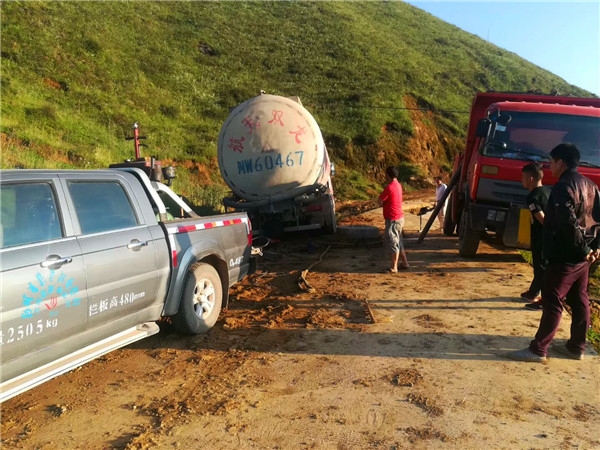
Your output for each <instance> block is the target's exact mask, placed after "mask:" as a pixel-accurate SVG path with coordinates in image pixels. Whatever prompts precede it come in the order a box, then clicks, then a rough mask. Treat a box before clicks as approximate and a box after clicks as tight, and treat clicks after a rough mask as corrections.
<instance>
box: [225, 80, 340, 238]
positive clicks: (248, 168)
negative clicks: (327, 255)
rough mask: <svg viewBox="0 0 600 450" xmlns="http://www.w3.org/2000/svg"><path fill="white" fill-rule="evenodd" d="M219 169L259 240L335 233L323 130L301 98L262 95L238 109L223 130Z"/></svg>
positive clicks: (231, 203)
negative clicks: (292, 234) (291, 234)
mask: <svg viewBox="0 0 600 450" xmlns="http://www.w3.org/2000/svg"><path fill="white" fill-rule="evenodd" d="M217 155H218V161H219V170H220V172H221V176H222V177H223V180H224V181H225V183H226V184H227V186H229V188H230V189H231V191H232V196H230V197H226V198H225V199H223V204H224V205H225V207H226V209H229V208H231V209H233V210H235V211H245V212H246V213H247V214H248V216H249V217H250V220H251V222H252V229H253V231H254V235H261V236H266V237H277V236H281V235H282V234H283V233H285V232H291V231H302V230H322V231H323V232H327V233H335V231H336V218H335V200H334V197H333V186H332V183H331V178H332V175H333V164H332V163H331V162H330V160H329V155H328V154H327V149H326V148H325V142H324V140H323V136H322V134H321V130H320V129H319V126H318V125H317V122H316V121H315V119H314V118H313V116H312V115H311V114H310V113H309V112H308V111H307V110H306V109H305V108H304V107H303V106H302V103H301V102H300V99H299V98H298V97H281V96H278V95H270V94H265V93H262V92H261V94H260V95H258V96H257V97H253V98H251V99H249V100H246V101H245V102H243V103H241V104H240V105H238V106H236V107H235V108H233V109H232V110H231V112H230V114H229V116H228V117H227V119H226V121H225V122H224V124H223V126H222V127H221V131H220V133H219V139H218V149H217Z"/></svg>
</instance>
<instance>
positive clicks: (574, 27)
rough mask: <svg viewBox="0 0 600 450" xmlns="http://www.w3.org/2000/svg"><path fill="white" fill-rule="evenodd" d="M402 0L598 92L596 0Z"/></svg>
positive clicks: (599, 2)
mask: <svg viewBox="0 0 600 450" xmlns="http://www.w3.org/2000/svg"><path fill="white" fill-rule="evenodd" d="M406 2H407V3H410V4H411V5H413V6H416V7H418V8H420V9H423V10H425V11H427V12H428V13H430V14H432V15H434V16H436V17H438V18H440V19H442V20H443V21H444V22H448V23H451V24H452V25H456V26H457V27H459V28H461V29H463V30H465V31H468V32H469V33H471V34H474V35H476V36H479V37H480V38H482V39H484V40H486V41H489V42H491V43H492V44H494V45H497V46H498V47H501V48H503V49H505V50H508V51H510V52H513V53H516V54H517V55H519V56H520V57H521V58H523V59H526V60H527V61H529V62H531V63H533V64H535V65H536V66H539V67H541V68H543V69H546V70H548V71H550V72H552V73H553V74H555V75H558V76H559V77H561V78H562V79H564V80H565V81H566V82H568V83H570V84H573V85H575V86H578V87H580V88H583V89H585V90H587V91H590V92H592V93H594V94H596V95H598V96H600V0H586V1H564V2H558V1H532V2H520V1H484V0H480V1H471V2H454V1H446V0H439V1H415V0H407V1H406Z"/></svg>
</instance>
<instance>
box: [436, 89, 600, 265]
mask: <svg viewBox="0 0 600 450" xmlns="http://www.w3.org/2000/svg"><path fill="white" fill-rule="evenodd" d="M561 142H572V143H574V144H576V145H577V147H578V148H579V150H580V151H581V161H580V163H579V172H581V173H582V174H583V175H585V176H587V177H588V178H590V179H591V180H593V181H594V182H595V183H596V184H597V185H600V99H599V98H577V97H566V96H554V95H543V94H530V93H512V92H508V93H506V92H485V93H478V94H476V95H475V98H474V99H473V105H472V107H471V115H470V120H469V129H468V133H467V141H466V147H465V151H464V152H463V153H461V154H459V155H458V157H457V158H456V160H455V161H454V175H453V177H452V180H451V181H450V183H449V185H448V191H449V192H448V194H449V196H450V198H449V200H448V207H447V211H446V215H445V223H444V234H446V235H452V234H453V233H454V231H455V230H456V229H458V230H457V232H458V238H459V245H458V251H459V254H460V255H461V256H466V257H472V256H475V254H476V253H477V248H478V247H479V242H480V241H481V240H482V239H483V238H490V237H495V238H496V241H497V242H499V243H502V244H503V245H505V246H508V247H514V248H522V249H528V248H529V230H530V228H529V227H530V213H529V210H528V209H527V207H526V197H527V191H526V190H525V189H524V188H523V187H522V185H521V169H522V168H523V166H524V165H525V164H527V163H528V162H531V161H535V162H538V163H540V164H542V166H543V168H544V179H543V183H544V184H545V185H550V186H551V185H553V184H554V183H555V182H556V178H554V177H552V174H551V173H550V166H549V160H550V157H549V153H550V151H551V150H552V149H553V148H554V147H555V146H556V145H558V144H560V143H561Z"/></svg>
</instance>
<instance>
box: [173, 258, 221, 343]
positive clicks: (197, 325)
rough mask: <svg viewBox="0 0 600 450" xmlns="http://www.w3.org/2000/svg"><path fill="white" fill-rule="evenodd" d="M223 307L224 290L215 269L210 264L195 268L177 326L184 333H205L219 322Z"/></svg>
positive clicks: (184, 291) (190, 272) (191, 272)
mask: <svg viewBox="0 0 600 450" xmlns="http://www.w3.org/2000/svg"><path fill="white" fill-rule="evenodd" d="M222 303H223V288H222V287H221V279H220V278H219V274H218V273H217V271H216V270H215V268H214V267H213V266H211V265H210V264H206V263H198V264H194V265H193V266H192V267H191V268H190V270H189V272H188V274H187V278H186V280H185V285H184V288H183V295H182V297H181V304H180V305H179V311H177V314H176V315H175V316H174V317H173V323H174V325H175V327H176V328H177V329H178V330H179V331H181V332H183V333H188V334H200V333H205V332H207V331H208V330H210V329H211V328H212V327H213V326H214V324H215V323H216V322H217V319H218V318H219V314H220V313H221V305H222Z"/></svg>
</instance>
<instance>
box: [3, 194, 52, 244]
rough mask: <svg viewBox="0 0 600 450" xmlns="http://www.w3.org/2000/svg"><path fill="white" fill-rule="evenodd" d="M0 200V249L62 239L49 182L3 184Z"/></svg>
mask: <svg viewBox="0 0 600 450" xmlns="http://www.w3.org/2000/svg"><path fill="white" fill-rule="evenodd" d="M0 198H2V201H1V202H0V247H2V248H5V247H13V246H15V245H25V244H31V243H35V242H42V241H50V240H53V239H59V238H61V237H62V236H63V230H62V226H61V222H60V218H59V216H58V208H57V207H56V198H55V194H54V190H53V189H52V187H51V185H50V184H49V183H17V184H5V185H3V186H2V188H1V192H0Z"/></svg>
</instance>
